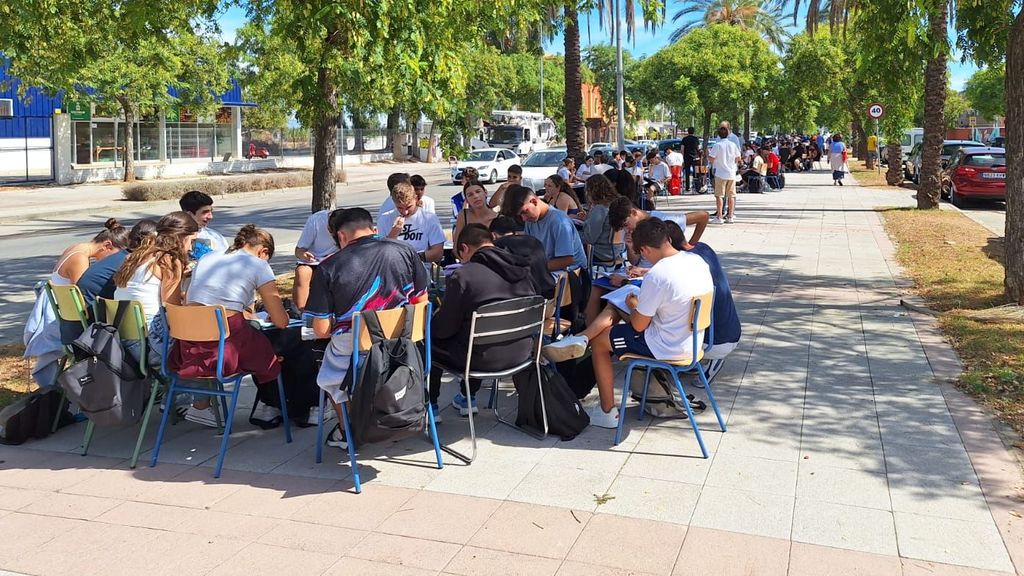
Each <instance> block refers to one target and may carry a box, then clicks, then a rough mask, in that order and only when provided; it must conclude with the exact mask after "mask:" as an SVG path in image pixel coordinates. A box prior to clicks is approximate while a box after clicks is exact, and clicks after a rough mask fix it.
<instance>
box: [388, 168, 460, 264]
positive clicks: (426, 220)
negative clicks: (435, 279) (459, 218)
mask: <svg viewBox="0 0 1024 576" xmlns="http://www.w3.org/2000/svg"><path fill="white" fill-rule="evenodd" d="M391 198H392V200H394V203H395V209H394V210H389V211H387V212H384V213H382V214H381V215H380V216H379V217H378V218H377V230H378V232H379V234H380V235H382V236H387V237H388V238H391V239H393V240H401V241H403V242H405V243H406V244H409V245H410V246H412V247H413V249H414V250H416V253H417V254H419V257H420V260H422V261H423V263H424V266H425V267H426V268H427V270H428V271H429V270H430V263H431V262H438V261H440V260H441V257H442V256H444V230H442V229H441V222H440V221H438V219H437V214H434V213H433V212H427V211H426V210H424V209H423V208H421V207H420V205H419V204H418V202H417V199H416V192H415V191H414V190H413V187H412V185H411V184H409V183H408V182H399V183H398V184H395V188H394V190H392V192H391Z"/></svg>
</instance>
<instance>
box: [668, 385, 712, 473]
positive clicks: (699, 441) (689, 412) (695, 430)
mask: <svg viewBox="0 0 1024 576" xmlns="http://www.w3.org/2000/svg"><path fill="white" fill-rule="evenodd" d="M669 373H670V374H672V381H673V382H675V385H676V390H678V391H679V396H680V397H681V398H682V399H683V408H686V417H687V418H689V419H690V427H691V428H693V434H694V436H696V437H697V444H699V445H700V453H701V454H703V455H704V457H705V458H707V457H708V449H707V448H706V447H705V446H704V436H702V435H701V433H700V428H699V427H698V426H697V419H696V418H694V417H693V410H691V409H690V403H689V402H687V401H686V391H685V390H683V383H682V382H680V381H679V373H678V372H676V371H675V370H674V369H672V368H669Z"/></svg>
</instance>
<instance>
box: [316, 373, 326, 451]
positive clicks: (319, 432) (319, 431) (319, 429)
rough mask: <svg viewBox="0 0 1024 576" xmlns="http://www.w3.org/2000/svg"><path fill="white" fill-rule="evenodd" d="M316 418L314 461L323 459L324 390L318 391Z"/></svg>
mask: <svg viewBox="0 0 1024 576" xmlns="http://www.w3.org/2000/svg"><path fill="white" fill-rule="evenodd" d="M318 413H319V416H318V417H317V419H316V463H317V464H320V463H321V462H323V461H324V391H323V390H321V391H320V410H319V412H318Z"/></svg>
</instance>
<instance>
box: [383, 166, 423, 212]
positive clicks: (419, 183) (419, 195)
mask: <svg viewBox="0 0 1024 576" xmlns="http://www.w3.org/2000/svg"><path fill="white" fill-rule="evenodd" d="M399 182H406V183H408V184H411V185H412V189H413V191H414V192H416V203H417V204H418V205H419V207H420V208H422V209H423V210H425V211H427V212H430V213H432V214H436V213H437V212H436V211H435V209H434V208H435V204H434V199H433V198H431V197H430V196H426V192H427V181H426V180H424V179H423V176H420V175H419V174H413V175H412V176H409V175H408V174H406V173H405V172H396V173H394V174H392V175H390V176H388V197H387V198H385V199H384V202H383V203H382V204H381V205H380V210H378V211H377V214H378V215H380V214H383V213H385V212H388V211H391V210H394V209H395V201H394V200H393V199H392V198H391V192H392V191H393V190H394V189H395V184H398V183H399Z"/></svg>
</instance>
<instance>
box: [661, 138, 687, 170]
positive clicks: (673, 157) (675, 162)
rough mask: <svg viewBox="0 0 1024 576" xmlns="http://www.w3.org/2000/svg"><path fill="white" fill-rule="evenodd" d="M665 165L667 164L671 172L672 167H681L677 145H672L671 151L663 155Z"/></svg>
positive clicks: (680, 155) (681, 158)
mask: <svg viewBox="0 0 1024 576" xmlns="http://www.w3.org/2000/svg"><path fill="white" fill-rule="evenodd" d="M665 164H668V166H669V171H671V169H672V166H682V165H683V155H682V154H681V153H680V152H679V145H678V144H673V145H672V150H671V151H670V152H669V153H668V154H665Z"/></svg>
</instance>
